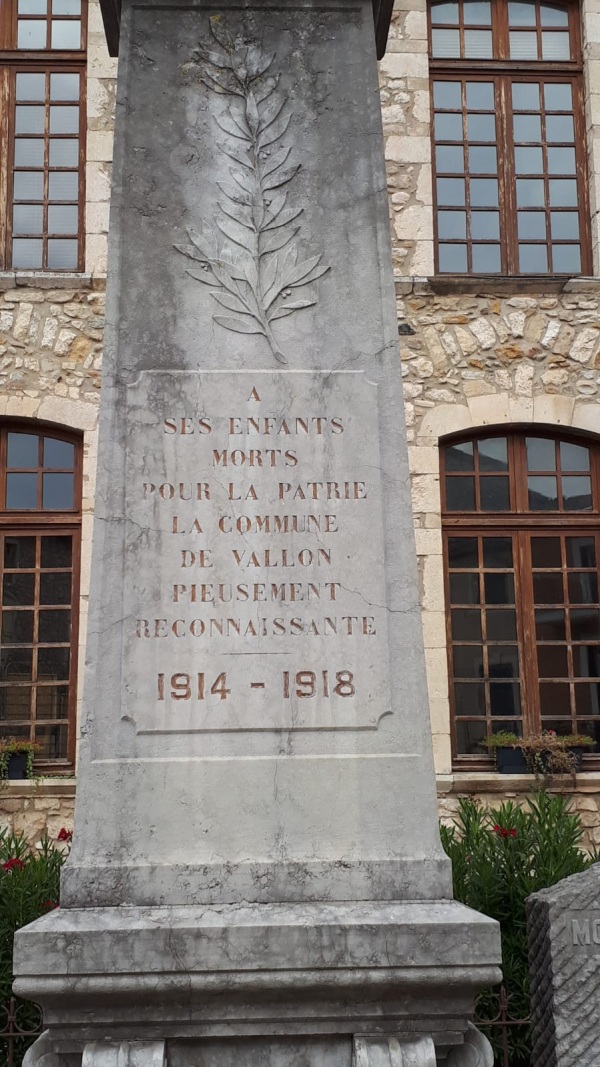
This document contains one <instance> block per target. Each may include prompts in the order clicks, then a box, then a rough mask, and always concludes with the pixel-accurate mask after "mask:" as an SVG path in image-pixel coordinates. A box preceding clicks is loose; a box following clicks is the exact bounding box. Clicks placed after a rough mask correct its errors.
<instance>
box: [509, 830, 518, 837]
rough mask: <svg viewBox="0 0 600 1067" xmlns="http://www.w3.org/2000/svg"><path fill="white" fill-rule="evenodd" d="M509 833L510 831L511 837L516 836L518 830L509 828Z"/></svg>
mask: <svg viewBox="0 0 600 1067" xmlns="http://www.w3.org/2000/svg"><path fill="white" fill-rule="evenodd" d="M508 833H509V836H510V837H516V836H517V831H516V830H509V831H508Z"/></svg>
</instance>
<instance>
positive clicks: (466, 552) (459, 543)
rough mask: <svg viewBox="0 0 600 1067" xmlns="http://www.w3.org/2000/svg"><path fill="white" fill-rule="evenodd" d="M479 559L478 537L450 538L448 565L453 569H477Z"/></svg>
mask: <svg viewBox="0 0 600 1067" xmlns="http://www.w3.org/2000/svg"><path fill="white" fill-rule="evenodd" d="M477 559H478V555H477V538H476V537H450V538H448V563H449V565H450V566H451V567H456V568H457V569H458V570H466V569H467V568H469V567H477V565H478V564H477Z"/></svg>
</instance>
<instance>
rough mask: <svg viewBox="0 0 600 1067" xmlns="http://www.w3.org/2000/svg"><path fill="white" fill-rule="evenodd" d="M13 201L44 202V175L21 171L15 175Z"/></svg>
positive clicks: (17, 171)
mask: <svg viewBox="0 0 600 1067" xmlns="http://www.w3.org/2000/svg"><path fill="white" fill-rule="evenodd" d="M13 199H15V200H43V199H44V175H43V174H42V173H39V174H36V173H35V172H31V171H19V170H16V171H15V173H14V182H13Z"/></svg>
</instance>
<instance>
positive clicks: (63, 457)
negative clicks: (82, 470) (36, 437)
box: [44, 437, 75, 470]
mask: <svg viewBox="0 0 600 1067" xmlns="http://www.w3.org/2000/svg"><path fill="white" fill-rule="evenodd" d="M74 465H75V446H74V445H72V444H70V443H69V442H68V441H58V440H57V439H56V438H55V437H44V467H49V468H50V469H51V470H52V469H53V468H54V469H58V470H60V469H63V470H73V467H74Z"/></svg>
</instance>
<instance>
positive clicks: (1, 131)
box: [0, 0, 88, 274]
mask: <svg viewBox="0 0 600 1067" xmlns="http://www.w3.org/2000/svg"><path fill="white" fill-rule="evenodd" d="M17 5H18V0H3V2H2V4H0V270H4V271H11V272H14V273H17V274H20V273H34V272H35V273H44V274H63V273H81V272H83V271H84V269H85V188H86V182H85V170H86V166H85V164H86V154H85V150H86V134H87V40H88V3H87V0H81V48H80V49H69V50H63V49H52V48H48V49H42V48H36V49H20V48H17V44H16V42H17ZM46 17H47V18H48V20H49V23H50V17H49V15H48V14H47V16H46ZM19 73H22V74H36V73H50V74H59V73H65V74H71V73H78V74H79V77H80V88H79V102H78V106H79V133H78V137H79V155H78V163H77V170H78V201H77V208H78V218H77V221H78V229H77V266H76V267H75V268H59V267H47V266H45V265H44V264H45V263H46V257H47V242H48V238H49V237H52V236H53V235H52V234H49V231H48V228H47V227H46V229H45V230H44V231H43V234H42V239H43V253H42V254H43V259H42V264H43V265H42V267H14V266H13V265H12V240H13V234H12V227H13V220H12V215H13V207H14V200H13V194H14V149H15V108H16V102H15V86H16V75H17V74H19ZM45 107H46V121H47V116H48V102H46V104H45ZM46 135H47V130H45V136H46ZM23 169H27V168H23ZM73 169H74V168H73ZM42 173H43V174H44V176H45V177H46V175H47V174H48V168H47V167H44V169H43V170H42ZM45 184H46V182H45ZM40 203H41V204H42V206H43V209H44V210H46V206H47V200H46V199H44V200H43V201H40ZM52 203H53V204H54V203H56V204H57V205H59V204H60V203H61V202H60V201H52ZM71 203H72V202H71Z"/></svg>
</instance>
